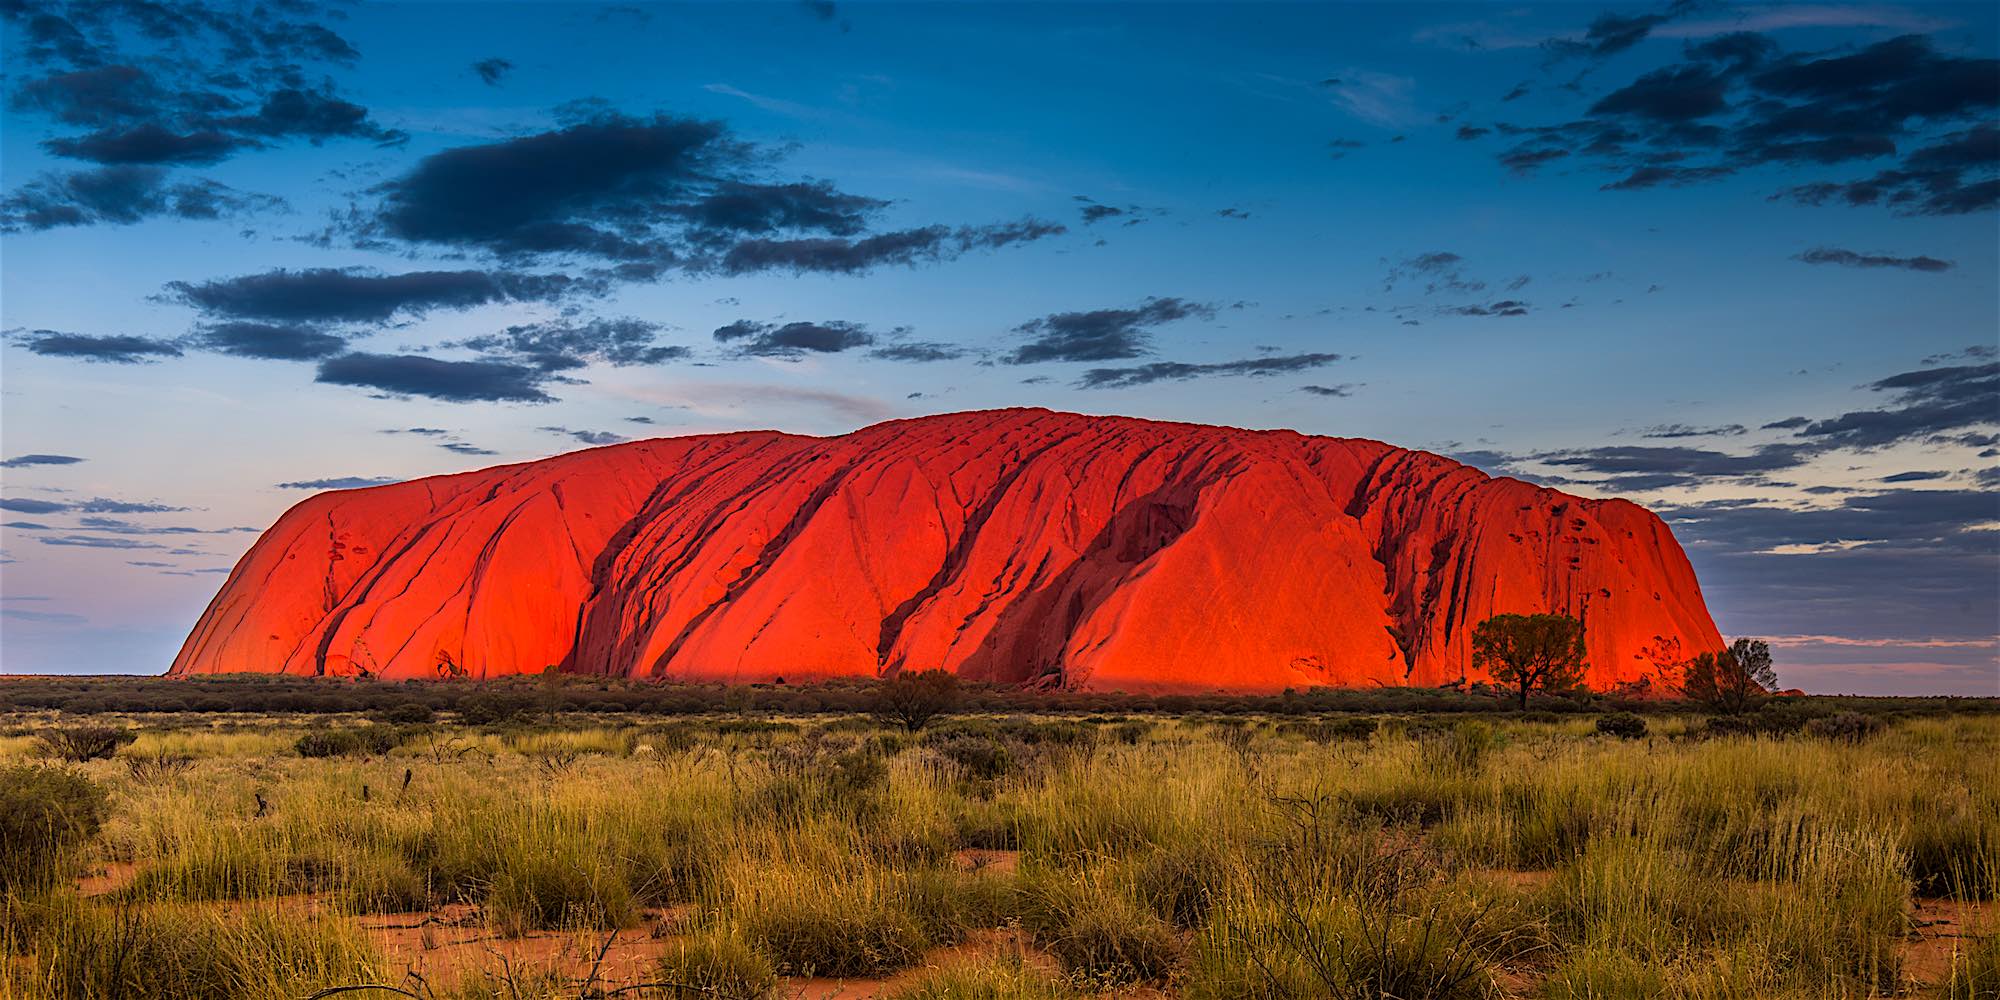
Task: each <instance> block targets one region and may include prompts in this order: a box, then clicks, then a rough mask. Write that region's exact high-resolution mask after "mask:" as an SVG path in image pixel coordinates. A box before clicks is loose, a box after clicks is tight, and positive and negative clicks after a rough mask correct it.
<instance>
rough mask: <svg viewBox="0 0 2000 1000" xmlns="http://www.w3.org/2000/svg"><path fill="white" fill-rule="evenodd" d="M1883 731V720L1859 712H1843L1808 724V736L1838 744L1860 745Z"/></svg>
mask: <svg viewBox="0 0 2000 1000" xmlns="http://www.w3.org/2000/svg"><path fill="white" fill-rule="evenodd" d="M1881 731H1882V720H1881V719H1878V718H1876V717H1874V716H1872V715H1862V714H1861V713H1859V712H1841V713H1840V714H1838V715H1829V716H1826V717H1825V718H1820V719H1814V720H1812V721H1811V722H1808V723H1806V725H1805V732H1806V735H1807V736H1811V737H1813V738H1815V739H1822V740H1833V741H1835V742H1838V743H1859V742H1861V741H1862V740H1865V739H1867V738H1868V737H1870V736H1873V735H1875V734H1876V733H1879V732H1881Z"/></svg>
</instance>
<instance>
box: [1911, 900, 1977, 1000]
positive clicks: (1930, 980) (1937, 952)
mask: <svg viewBox="0 0 2000 1000" xmlns="http://www.w3.org/2000/svg"><path fill="white" fill-rule="evenodd" d="M1993 934H2000V902H1984V903H1975V902H1960V901H1958V900H1954V899H1919V900H1917V901H1916V905H1915V906H1914V907H1913V908H1912V909H1911V912H1910V935H1909V937H1908V938H1907V939H1905V940H1904V942H1903V946H1902V949H1901V954H1902V959H1903V978H1904V979H1905V980H1906V981H1908V982H1910V983H1911V984H1912V985H1913V986H1915V987H1918V988H1932V989H1935V988H1939V987H1942V986H1943V985H1944V982H1945V980H1946V979H1947V978H1949V977H1950V976H1951V964H1952V960H1953V959H1955V958H1957V957H1958V956H1959V955H1962V954H1964V953H1965V952H1966V951H1968V950H1970V949H1971V947H1972V945H1973V944H1974V943H1975V942H1978V941H1979V940H1981V939H1983V938H1986V937H1989V936H1991V935H1993Z"/></svg>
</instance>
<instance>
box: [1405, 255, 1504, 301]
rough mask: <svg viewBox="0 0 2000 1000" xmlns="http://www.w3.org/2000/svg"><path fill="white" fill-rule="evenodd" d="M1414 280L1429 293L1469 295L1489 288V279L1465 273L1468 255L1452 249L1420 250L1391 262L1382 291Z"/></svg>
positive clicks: (1425, 292)
mask: <svg viewBox="0 0 2000 1000" xmlns="http://www.w3.org/2000/svg"><path fill="white" fill-rule="evenodd" d="M1413 281H1414V282H1422V283H1423V286H1424V294H1426V295H1435V294H1438V293H1439V292H1447V293H1452V294H1460V295H1469V294H1472V293H1474V292H1483V291H1485V290H1486V282H1484V281H1480V280H1478V279H1475V278H1469V277H1467V276H1466V274H1465V258H1463V257H1460V256H1459V255H1458V254H1455V253H1452V252H1451V251H1449V250H1432V251H1430V252H1428V253H1420V254H1417V255H1416V256H1414V257H1407V258H1405V259H1403V260H1401V261H1398V262H1397V263H1395V264H1393V265H1391V266H1390V268H1389V276H1388V277H1387V278H1386V279H1384V280H1383V282H1382V290H1383V291H1392V290H1394V289H1395V287H1396V286H1397V284H1399V283H1408V282H1413Z"/></svg>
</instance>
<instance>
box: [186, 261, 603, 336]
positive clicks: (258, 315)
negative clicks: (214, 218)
mask: <svg viewBox="0 0 2000 1000" xmlns="http://www.w3.org/2000/svg"><path fill="white" fill-rule="evenodd" d="M578 290H581V283H580V282H579V281H577V280H576V279H572V278H570V277H568V276H565V275H558V274H530V273H523V272H513V271H410V272H406V273H403V274H377V273H374V272H371V271H364V270H361V269H357V268H330V267H316V268H305V269H302V270H298V271H288V270H285V269H282V268H280V269H278V270H275V271H266V272H264V273H262V274H249V275H243V276H241V277H235V278H220V279H216V280H213V281H204V282H200V283H194V282H187V281H175V282H170V283H169V284H168V285H167V291H168V294H169V295H170V297H172V298H174V299H176V300H177V301H180V302H182V303H185V304H187V305H190V306H193V307H195V308H196V309H199V310H201V311H202V312H205V313H208V314H210V315H214V316H226V317H230V318H234V319H254V320H267V321H279V322H294V323H296V322H348V323H363V322H380V321H383V320H387V319H390V318H392V317H395V316H397V315H398V314H403V315H410V316H417V315H422V314H423V313H425V312H428V311H430V310H432V309H469V308H472V307H473V306H479V305H484V304H487V303H490V302H522V301H532V302H546V301H551V300H554V299H558V298H561V297H562V296H564V295H566V294H569V293H571V292H574V291H578Z"/></svg>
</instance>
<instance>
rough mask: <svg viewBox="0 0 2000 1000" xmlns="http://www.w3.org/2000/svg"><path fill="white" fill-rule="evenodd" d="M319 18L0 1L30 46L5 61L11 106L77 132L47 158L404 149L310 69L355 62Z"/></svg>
mask: <svg viewBox="0 0 2000 1000" xmlns="http://www.w3.org/2000/svg"><path fill="white" fill-rule="evenodd" d="M316 13H317V11H316V8H315V7H313V6H312V5H310V4H306V3H288V4H279V5H265V6H259V7H256V8H255V9H246V8H245V7H243V6H241V5H237V4H210V3H203V2H197V0H180V2H177V3H174V4H172V5H167V4H160V3H153V2H148V0H113V2H104V0H96V2H80V3H78V2H71V3H55V2H47V0H13V2H10V3H8V4H5V5H0V16H4V17H5V18H6V19H7V20H8V21H9V22H10V23H11V24H12V25H13V26H14V27H16V28H17V29H19V30H20V31H21V35H20V36H19V37H20V38H21V40H22V41H23V42H24V44H22V45H21V46H20V47H19V48H18V49H17V50H16V51H15V52H12V53H10V55H11V56H12V57H13V58H14V59H15V65H16V67H17V68H18V69H19V70H20V72H19V73H18V74H15V75H14V78H15V79H16V80H18V81H19V83H18V84H17V85H16V86H15V87H14V90H13V91H12V93H11V94H10V95H9V104H10V106H11V107H12V108H13V109H14V110H15V111H18V112H24V113H35V114H41V115H45V116H47V117H48V118H49V119H50V120H51V121H52V122H53V123H55V124H57V125H58V126H63V127H66V128H67V129H70V130H76V131H73V132H72V133H71V134H67V135H57V136H52V137H50V138H48V139H45V140H44V141H43V143H42V145H43V146H44V148H46V149H48V150H49V151H50V152H51V153H54V154H56V155H58V156H65V157H70V158H74V159H83V160H89V161H92V162H95V163H99V164H107V165H108V164H140V165H167V164H207V163H215V162H217V161H220V160H222V159H225V158H227V157H229V156H232V155H234V154H236V153H238V152H241V151H243V150H248V149H257V148H262V147H265V146H268V145H272V144H274V143H277V142H281V141H284V140H290V139H303V140H306V141H309V142H313V143H319V142H324V141H326V140H328V139H335V138H355V139H364V140H370V141H374V142H378V143H392V142H397V141H400V140H401V139H402V138H403V136H402V134H401V133H398V132H394V131H391V130H389V129H386V128H384V127H382V126H381V125H380V124H378V123H376V122H375V121H374V120H373V119H372V118H371V117H370V116H369V114H368V110H367V109H366V108H363V107H361V106H360V105H358V104H355V103H353V102H351V101H348V100H346V99H345V98H343V97H342V96H341V95H340V93H339V92H338V90H337V89H336V88H335V85H334V83H333V82H332V80H331V79H330V78H328V77H326V76H324V75H317V76H316V75H314V74H313V73H312V72H311V71H310V70H309V68H308V67H310V66H313V65H314V64H321V65H324V64H334V65H347V64H352V63H353V62H354V60H355V59H356V57H357V56H358V53H357V52H356V51H355V49H354V47H353V46H352V45H350V44H349V43H348V42H347V41H346V40H345V39H343V38H341V37H340V36H339V35H338V34H336V33H334V32H333V31H332V30H331V29H329V28H328V27H327V26H326V25H325V24H322V23H320V22H319V21H317V20H315V19H313V15H314V14H316ZM105 221H120V220H117V219H115V218H113V219H108V220H105Z"/></svg>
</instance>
